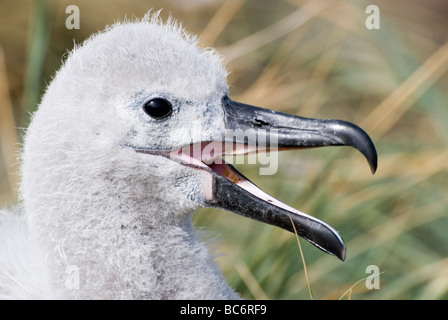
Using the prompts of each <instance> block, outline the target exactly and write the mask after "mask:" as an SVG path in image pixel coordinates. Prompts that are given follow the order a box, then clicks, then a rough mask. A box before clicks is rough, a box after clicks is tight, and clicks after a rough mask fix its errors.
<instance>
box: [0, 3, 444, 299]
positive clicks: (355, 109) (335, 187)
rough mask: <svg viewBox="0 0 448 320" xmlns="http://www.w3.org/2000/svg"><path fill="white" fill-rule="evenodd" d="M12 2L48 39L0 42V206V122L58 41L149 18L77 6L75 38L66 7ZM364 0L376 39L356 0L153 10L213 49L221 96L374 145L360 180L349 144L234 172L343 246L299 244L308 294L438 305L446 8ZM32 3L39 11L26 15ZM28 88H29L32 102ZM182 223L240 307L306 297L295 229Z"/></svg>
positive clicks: (139, 7) (6, 186)
mask: <svg viewBox="0 0 448 320" xmlns="http://www.w3.org/2000/svg"><path fill="white" fill-rule="evenodd" d="M19 2H20V3H21V4H22V5H23V6H25V7H24V9H23V10H22V11H23V12H31V13H34V14H35V15H37V17H36V16H34V18H33V19H34V20H33V21H37V22H39V21H40V23H41V24H42V26H43V27H45V28H48V30H49V31H51V34H50V38H48V39H46V38H45V35H48V34H47V33H45V34H41V35H40V37H41V38H38V35H37V34H35V33H37V32H40V31H39V30H41V29H33V28H30V31H29V34H30V37H31V43H33V41H34V42H35V48H36V49H33V50H37V52H38V53H37V54H36V55H37V56H36V57H34V54H33V57H34V58H33V59H31V57H29V58H26V57H24V58H22V59H19V58H17V57H20V56H21V55H20V53H21V52H28V54H31V53H30V51H26V43H22V42H26V41H24V40H23V37H14V34H13V33H12V32H1V33H0V37H1V38H0V40H1V42H0V43H1V44H2V46H3V49H4V51H5V60H6V66H7V67H6V69H5V70H6V71H1V68H2V65H1V61H0V81H1V84H0V89H2V90H3V91H2V94H1V95H0V109H1V110H0V111H1V113H0V115H1V119H0V130H1V137H0V147H1V155H2V159H3V160H2V162H0V177H1V179H2V183H1V185H0V201H1V203H7V202H10V201H14V199H15V193H14V192H13V191H12V190H14V188H15V187H14V186H13V185H14V184H16V182H14V181H13V180H14V176H9V175H8V172H10V171H9V169H8V168H10V166H11V164H12V163H13V162H14V161H15V160H14V155H15V153H16V150H15V149H16V147H17V144H16V142H17V141H18V139H19V138H17V137H15V136H14V134H15V130H13V129H12V128H15V127H17V126H20V125H21V124H22V123H24V119H25V118H26V114H27V111H28V110H30V109H32V108H33V106H32V105H30V104H26V101H35V100H36V95H37V97H39V96H40V95H41V94H42V89H43V87H44V84H45V82H48V81H50V75H51V74H52V73H53V72H54V71H55V70H56V69H57V68H58V66H59V65H60V61H61V56H62V55H63V53H64V52H65V51H66V50H67V48H71V46H72V39H73V38H75V39H76V40H77V41H81V40H83V39H84V38H86V37H87V36H88V35H89V34H90V33H91V32H95V31H97V30H98V29H102V28H103V27H104V26H105V25H106V24H111V23H113V22H114V20H115V19H116V18H117V17H123V16H124V15H125V14H126V15H127V16H128V17H131V16H132V15H135V16H139V17H141V16H143V14H144V12H145V11H146V10H147V9H148V7H147V6H148V5H147V4H144V3H143V2H140V1H128V2H126V4H123V3H121V2H120V3H119V4H118V2H117V4H116V5H111V4H110V2H107V5H105V3H106V2H104V1H97V2H95V3H92V2H88V1H78V3H79V4H78V5H79V7H80V9H81V14H82V20H81V30H79V31H67V30H65V29H64V27H63V26H64V19H65V13H64V11H65V10H64V9H65V6H66V5H68V4H71V3H69V2H68V1H58V2H55V1H48V2H45V1H41V2H36V3H37V5H35V6H30V4H29V3H30V2H25V1H19ZM376 3H377V4H378V6H379V7H380V10H381V29H380V30H373V31H370V30H367V29H366V28H365V27H364V21H365V18H366V14H365V11H364V10H365V8H366V7H367V6H368V5H369V4H371V3H370V1H358V0H356V1H355V0H334V1H314V0H313V1H305V0H284V1H275V2H273V1H267V0H257V1H255V0H246V1H235V0H226V1H216V2H215V1H212V2H211V3H210V4H208V5H201V6H199V5H198V6H195V7H193V9H191V8H188V7H185V6H180V5H178V4H177V3H176V1H174V0H173V1H169V2H167V1H163V2H162V1H160V2H158V1H156V2H154V4H153V5H154V8H155V9H158V8H160V7H165V8H166V11H165V12H164V14H165V15H166V14H167V13H168V12H172V13H173V15H174V16H175V17H176V18H179V19H182V20H183V23H184V26H185V27H186V28H187V29H188V30H189V31H191V32H194V33H197V34H200V41H202V43H203V45H204V46H215V47H218V49H219V51H220V53H221V54H222V55H223V57H224V59H225V61H226V62H227V64H228V69H229V71H231V74H230V76H229V84H230V90H231V91H230V94H231V97H232V98H233V99H235V100H240V101H241V102H245V103H250V104H255V105H260V106H263V107H267V108H272V109H276V110H279V111H284V112H289V113H294V114H298V115H303V116H308V117H318V118H340V119H344V120H348V121H352V122H355V123H357V124H358V125H360V126H361V127H363V128H364V129H365V130H366V131H367V132H368V133H369V134H370V135H371V137H372V139H373V141H374V142H375V143H376V146H377V149H378V152H379V169H378V172H377V174H375V175H374V176H372V175H371V174H370V170H369V168H368V166H367V164H366V163H365V160H364V159H363V158H362V156H361V155H359V153H357V152H356V151H354V150H351V149H348V148H323V149H318V150H303V151H294V152H292V151H288V152H283V153H280V154H279V165H280V166H279V171H278V172H277V173H276V174H275V175H274V176H269V177H266V176H259V175H258V167H257V166H254V165H242V166H238V169H239V170H241V171H243V172H244V173H245V175H247V176H248V177H249V178H250V179H251V180H252V181H254V182H255V183H256V184H257V185H259V186H260V187H261V188H262V189H264V190H265V191H267V192H268V193H270V194H272V195H273V196H275V197H276V198H278V199H279V200H281V201H283V202H285V203H287V204H289V205H291V206H293V207H296V208H298V209H300V210H302V211H305V212H307V213H309V214H312V215H314V216H317V217H319V218H320V219H323V220H325V221H327V222H328V223H330V224H332V225H333V226H334V227H335V228H336V229H338V231H339V232H340V234H341V235H342V237H343V238H344V239H345V241H346V245H347V259H346V261H345V262H343V263H342V262H340V261H338V260H337V259H336V258H334V257H331V256H328V255H326V254H324V253H322V252H320V251H319V250H317V249H316V248H314V247H313V246H311V245H309V244H308V243H306V242H305V241H302V242H301V244H302V246H301V247H302V250H303V255H304V257H305V260H306V266H307V271H308V277H309V282H310V287H311V289H312V292H313V297H314V298H315V299H339V298H341V297H343V298H348V297H349V298H350V299H446V298H448V273H447V270H448V265H447V263H448V262H447V258H446V256H447V252H448V232H447V230H448V209H447V208H448V197H447V196H446V194H447V191H448V165H447V164H448V151H447V147H446V146H447V143H448V129H447V128H448V126H447V125H446V124H447V123H448V102H447V101H448V97H447V95H448V93H447V92H448V90H447V88H448V76H447V72H446V71H447V68H448V36H447V34H446V29H447V27H448V25H447V24H448V22H446V21H448V19H447V18H448V17H447V15H448V14H447V13H446V12H445V11H444V10H442V9H443V8H444V7H443V6H444V2H443V1H436V0H435V1H431V2H424V1H411V2H409V1H406V0H397V1H376ZM45 4H48V5H49V6H50V7H51V9H50V10H48V9H49V8H46V9H47V11H46V10H43V9H45V7H43V9H42V8H41V9H42V10H38V7H39V5H41V6H44V5H45ZM39 12H40V13H39ZM0 15H9V16H15V17H16V19H15V20H14V19H12V18H11V19H8V17H3V16H2V17H0V21H9V27H10V28H9V30H14V26H11V24H14V23H16V24H17V30H20V29H19V28H18V26H20V25H21V24H27V25H28V24H29V23H30V22H29V20H30V17H32V16H33V15H23V14H22V15H19V14H18V13H17V14H16V13H14V11H12V8H10V7H8V5H7V4H5V3H1V4H0ZM3 18H4V19H3ZM39 18H40V19H39ZM42 19H43V20H42ZM61 26H62V27H61ZM17 32H18V31H17ZM39 39H40V40H39ZM20 41H22V42H20ZM45 41H47V42H45ZM5 44H7V45H5ZM20 48H21V49H23V50H22V51H20V50H19V49H20ZM22 55H23V53H22ZM32 64H35V65H32ZM26 70H29V72H28V73H27V72H26ZM33 70H34V71H33ZM27 83H28V84H30V83H33V86H32V88H33V89H32V90H31V91H32V92H31V91H30V90H29V89H26V88H30V87H25V84H27ZM23 95H25V98H24V99H22V98H20V97H22V96H23ZM5 112H6V113H5ZM8 113H9V115H5V114H8ZM6 131H8V132H10V133H8V134H6V133H5V132H6ZM8 159H9V160H8ZM11 177H12V178H11ZM5 181H6V182H5ZM194 219H195V223H196V224H197V225H198V226H206V228H207V229H208V230H213V231H214V232H216V233H220V234H221V239H222V241H221V246H220V249H219V253H221V254H222V255H221V256H220V257H219V258H218V262H219V263H220V265H221V267H222V268H223V270H224V272H225V274H226V277H227V279H228V281H229V282H230V283H231V284H232V285H233V286H234V287H235V289H236V290H238V291H239V292H241V293H242V295H243V297H245V298H256V299H267V298H269V299H309V297H310V296H309V289H308V286H307V281H306V278H307V277H306V276H305V271H304V268H303V264H302V263H301V259H300V256H299V255H300V251H299V249H298V247H297V243H296V239H294V235H293V234H290V233H288V232H286V231H283V230H279V229H276V228H273V227H271V226H267V225H262V224H260V223H258V222H254V221H250V220H247V219H244V218H242V217H239V216H236V215H234V214H232V213H228V212H224V211H222V210H211V209H203V210H200V212H199V213H198V214H197V215H196V216H195V218H194ZM372 264H374V265H377V266H378V267H379V269H380V272H384V273H382V274H381V275H380V276H381V289H379V290H367V289H366V287H365V285H364V284H363V281H362V280H360V279H364V278H365V277H366V276H367V275H368V274H366V273H365V270H366V267H367V266H368V265H372ZM355 284H356V285H355Z"/></svg>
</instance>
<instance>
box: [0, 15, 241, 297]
mask: <svg viewBox="0 0 448 320" xmlns="http://www.w3.org/2000/svg"><path fill="white" fill-rule="evenodd" d="M226 76H227V72H226V70H225V68H224V66H223V64H222V61H221V59H220V57H219V56H218V55H217V54H216V53H215V52H214V51H213V50H210V49H200V48H198V46H197V43H196V40H195V38H194V37H192V36H190V35H189V34H187V33H186V32H185V31H184V30H183V29H182V28H181V27H180V26H179V25H178V24H177V23H176V22H174V21H172V20H171V19H170V20H169V21H167V22H162V21H161V19H160V18H159V14H158V13H155V14H147V15H146V16H145V17H144V18H143V19H142V20H140V21H126V22H122V23H117V24H115V25H113V26H111V27H109V28H107V29H106V30H105V31H103V32H100V33H98V34H95V35H93V36H92V37H90V38H89V39H88V40H86V41H85V42H84V43H83V44H82V45H81V46H79V47H76V48H75V49H74V50H73V51H72V52H71V53H70V55H69V56H68V57H67V59H66V61H65V62H64V64H63V66H62V67H61V69H60V70H59V71H58V72H57V74H56V75H55V77H54V79H53V81H52V82H51V84H50V85H49V86H48V88H47V90H46V93H45V95H44V97H43V99H42V102H41V104H40V106H39V108H38V111H37V112H36V113H35V114H34V116H33V119H32V121H31V124H30V126H29V129H28V131H27V134H26V137H25V142H24V147H23V150H22V159H21V162H22V171H21V174H22V183H21V188H20V195H21V196H20V199H19V206H18V208H17V209H13V210H6V209H5V210H3V211H1V212H0V298H2V299H8V298H11V299H21V298H25V299H47V298H50V299H52V298H56V299H72V298H76V299H234V298H238V297H239V296H238V295H237V294H236V293H235V292H234V291H233V289H232V288H230V287H229V286H228V285H227V283H226V282H225V280H224V277H223V275H222V273H221V271H220V270H219V268H218V267H217V266H216V264H215V262H214V260H213V256H212V255H211V254H210V252H209V249H208V248H207V245H206V244H204V243H202V242H200V241H199V240H198V239H197V235H196V233H195V231H194V230H193V227H192V224H191V215H192V214H193V212H194V211H195V210H196V209H197V208H198V207H200V206H201V200H200V199H199V197H198V195H199V194H200V193H201V188H202V185H201V181H204V177H203V176H202V175H204V174H206V173H201V172H200V171H199V170H193V169H190V168H188V167H185V166H182V165H180V164H178V163H175V162H173V161H169V160H167V159H166V158H163V157H157V156H152V155H146V154H139V153H136V152H135V151H134V150H133V149H132V148H127V147H126V146H129V145H132V146H134V147H147V146H151V147H173V146H176V145H179V146H180V145H185V144H186V143H190V142H196V141H201V140H205V139H207V138H209V139H212V138H213V136H214V135H216V134H219V133H220V131H221V130H222V129H223V115H222V113H221V111H220V109H219V104H220V101H221V99H222V97H223V96H224V95H226V94H227V90H228V87H227V84H226ZM155 96H157V97H159V96H163V97H169V98H170V99H172V101H175V110H174V111H173V115H172V117H171V119H170V120H169V122H164V123H158V122H155V121H152V122H151V121H150V120H148V117H147V116H145V115H144V113H143V111H142V110H141V103H142V102H144V101H146V100H147V99H149V98H151V97H155ZM198 121H199V122H200V125H201V127H202V128H206V129H207V130H202V131H201V132H197V133H195V134H194V135H193V136H192V135H191V131H190V130H189V127H188V126H191V125H194V124H197V123H198ZM187 133H188V134H187ZM73 270H76V274H75V275H74V274H73ZM74 276H78V279H74V278H73V277H74ZM70 281H75V282H72V283H71V282H70ZM76 281H79V282H76Z"/></svg>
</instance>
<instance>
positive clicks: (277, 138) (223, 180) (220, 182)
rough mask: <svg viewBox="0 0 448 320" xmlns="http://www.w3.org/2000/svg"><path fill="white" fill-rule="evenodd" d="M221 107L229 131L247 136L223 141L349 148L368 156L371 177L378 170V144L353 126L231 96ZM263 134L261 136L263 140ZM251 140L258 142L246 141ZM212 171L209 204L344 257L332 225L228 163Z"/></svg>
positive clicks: (341, 242)
mask: <svg viewBox="0 0 448 320" xmlns="http://www.w3.org/2000/svg"><path fill="white" fill-rule="evenodd" d="M222 105H223V110H224V114H225V125H226V129H231V130H240V131H242V132H244V135H240V136H238V135H233V136H232V137H231V138H229V137H226V139H225V140H226V141H225V142H233V143H234V144H245V145H251V144H255V146H256V147H257V148H260V150H261V149H263V148H265V149H268V150H270V151H272V150H273V149H275V148H278V149H279V150H281V149H295V148H313V147H322V146H351V147H354V148H356V149H357V150H359V151H360V152H361V153H362V154H363V155H364V156H365V157H366V159H367V161H368V163H369V165H370V168H371V171H372V173H374V172H375V171H376V168H377V153H376V150H375V146H374V144H373V143H372V141H371V140H370V138H369V136H368V135H367V134H366V133H365V132H364V131H363V130H362V129H361V128H359V127H358V126H356V125H354V124H352V123H350V122H346V121H341V120H317V119H308V118H302V117H298V116H294V115H289V114H285V113H280V112H276V111H272V110H267V109H262V108H259V107H254V106H250V105H246V104H242V103H238V102H234V101H232V100H230V99H229V98H227V97H226V98H224V99H223V104H222ZM260 129H264V130H260ZM260 132H263V137H262V135H261V134H260ZM251 136H252V137H255V139H250V138H247V137H251ZM261 137H262V139H261ZM254 141H255V142H254ZM261 141H262V142H263V144H264V145H263V146H261V143H260V142H261ZM273 141H274V142H275V143H273ZM209 167H210V168H211V169H212V170H213V172H214V174H213V196H212V199H209V200H207V205H209V206H212V207H219V208H223V209H226V210H230V211H233V212H235V213H237V214H240V215H242V216H245V217H248V218H251V219H255V220H258V221H261V222H264V223H268V224H271V225H274V226H278V227H280V228H283V229H286V230H288V231H291V232H295V231H296V232H297V233H298V235H299V236H301V237H303V238H304V239H306V240H308V241H309V242H311V243H312V244H314V245H315V246H317V247H318V248H320V249H321V250H323V251H325V252H327V253H330V254H333V255H335V256H337V257H338V258H339V259H341V260H344V259H345V256H346V248H345V244H344V241H343V240H342V238H341V237H340V236H339V234H338V233H337V231H336V230H335V229H333V228H332V227H331V226H330V225H328V224H327V223H325V222H323V221H320V220H319V219H316V218H314V217H312V216H310V215H307V214H305V213H302V212H300V211H298V210H296V209H294V208H291V207H289V206H287V205H285V204H283V203H281V202H280V201H278V200H276V199H274V198H272V197H270V196H269V195H267V194H266V193H264V192H263V191H261V190H260V189H259V188H257V187H256V186H255V185H254V184H253V183H251V182H250V181H249V180H248V179H247V178H245V177H244V176H243V175H242V174H241V173H239V172H238V171H236V169H235V168H234V167H232V166H231V165H229V164H227V163H223V164H219V165H218V164H212V165H210V166H209ZM292 223H294V226H293V224H292Z"/></svg>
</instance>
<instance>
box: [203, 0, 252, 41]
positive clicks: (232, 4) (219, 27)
mask: <svg viewBox="0 0 448 320" xmlns="http://www.w3.org/2000/svg"><path fill="white" fill-rule="evenodd" d="M245 2H246V0H226V1H224V3H223V4H222V6H221V7H220V8H219V10H218V11H216V13H215V15H214V16H213V17H212V19H211V20H210V21H209V23H208V24H207V25H206V26H205V28H204V29H203V30H202V33H201V35H200V37H199V38H200V39H201V43H202V44H203V45H204V46H206V47H208V46H212V45H213V43H214V42H215V41H216V39H217V38H218V37H219V35H220V34H221V33H222V32H223V30H224V29H225V27H226V26H227V25H228V24H229V22H230V20H232V18H233V16H234V15H235V14H236V13H237V12H238V11H239V9H240V8H241V7H242V6H243V5H244V3H245Z"/></svg>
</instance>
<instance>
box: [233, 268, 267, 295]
mask: <svg viewBox="0 0 448 320" xmlns="http://www.w3.org/2000/svg"><path fill="white" fill-rule="evenodd" d="M235 268H236V271H237V272H238V273H239V274H240V276H241V279H243V281H244V283H245V284H246V286H247V287H248V288H249V290H250V292H251V293H252V295H253V296H254V297H255V299H257V300H269V298H268V296H267V295H266V293H265V292H264V291H263V289H262V288H261V286H260V284H259V283H258V281H257V279H255V277H254V275H253V274H252V272H251V271H250V269H249V268H248V267H247V265H246V264H245V263H244V262H242V261H238V262H237V263H236V265H235Z"/></svg>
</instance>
